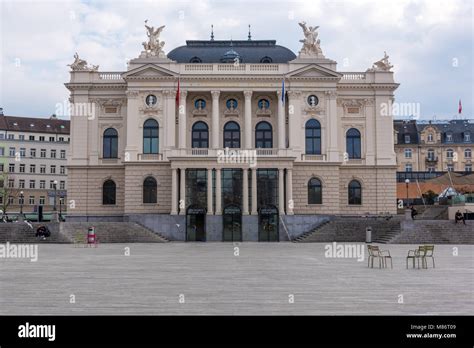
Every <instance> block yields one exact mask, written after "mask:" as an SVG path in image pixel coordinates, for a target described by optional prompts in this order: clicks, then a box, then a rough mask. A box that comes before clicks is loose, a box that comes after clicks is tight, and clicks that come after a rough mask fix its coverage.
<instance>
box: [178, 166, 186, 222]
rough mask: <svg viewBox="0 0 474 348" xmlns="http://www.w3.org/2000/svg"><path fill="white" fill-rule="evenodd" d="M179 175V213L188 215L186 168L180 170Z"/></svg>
mask: <svg viewBox="0 0 474 348" xmlns="http://www.w3.org/2000/svg"><path fill="white" fill-rule="evenodd" d="M179 176H180V177H179V180H180V186H179V206H180V208H179V215H186V168H181V169H180V170H179ZM181 207H182V208H181Z"/></svg>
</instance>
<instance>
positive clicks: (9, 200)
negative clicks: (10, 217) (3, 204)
mask: <svg viewBox="0 0 474 348" xmlns="http://www.w3.org/2000/svg"><path fill="white" fill-rule="evenodd" d="M8 204H15V198H13V197H12V196H10V197H8Z"/></svg>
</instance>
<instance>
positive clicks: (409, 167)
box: [405, 163, 413, 172]
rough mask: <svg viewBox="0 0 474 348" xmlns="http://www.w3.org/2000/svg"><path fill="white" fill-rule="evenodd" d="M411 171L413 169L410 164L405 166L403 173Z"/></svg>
mask: <svg viewBox="0 0 474 348" xmlns="http://www.w3.org/2000/svg"><path fill="white" fill-rule="evenodd" d="M412 169H413V167H412V165H411V163H407V164H405V171H406V172H411V171H412Z"/></svg>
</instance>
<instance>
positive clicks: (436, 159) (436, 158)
mask: <svg viewBox="0 0 474 348" xmlns="http://www.w3.org/2000/svg"><path fill="white" fill-rule="evenodd" d="M425 161H426V162H428V163H436V162H438V156H436V157H430V156H427V157H426V158H425Z"/></svg>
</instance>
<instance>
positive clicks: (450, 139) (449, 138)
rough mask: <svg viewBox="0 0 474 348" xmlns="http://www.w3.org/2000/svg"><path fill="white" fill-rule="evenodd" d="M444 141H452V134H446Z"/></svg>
mask: <svg viewBox="0 0 474 348" xmlns="http://www.w3.org/2000/svg"><path fill="white" fill-rule="evenodd" d="M446 141H449V142H451V141H453V135H452V134H446Z"/></svg>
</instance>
